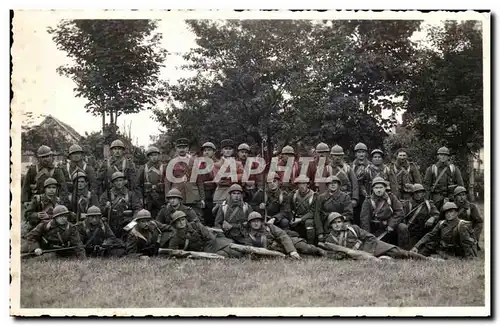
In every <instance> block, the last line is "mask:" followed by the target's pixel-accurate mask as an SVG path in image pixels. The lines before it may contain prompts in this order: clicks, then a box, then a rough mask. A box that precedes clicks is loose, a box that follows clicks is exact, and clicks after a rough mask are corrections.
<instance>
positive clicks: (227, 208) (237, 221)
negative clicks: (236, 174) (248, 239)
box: [214, 184, 252, 240]
mask: <svg viewBox="0 0 500 326" xmlns="http://www.w3.org/2000/svg"><path fill="white" fill-rule="evenodd" d="M228 193H229V197H228V199H227V201H224V202H222V203H221V204H220V205H217V206H216V207H214V210H215V214H216V217H215V227H216V228H218V229H222V230H223V231H224V235H225V236H226V237H228V238H231V239H233V240H236V239H238V237H239V236H240V232H239V231H240V230H239V228H240V225H241V224H242V223H244V222H245V221H246V220H247V217H248V214H250V213H251V212H252V207H251V206H250V205H248V204H247V203H245V202H244V201H243V189H242V188H241V186H240V185H238V184H233V185H232V186H231V187H229V189H228Z"/></svg>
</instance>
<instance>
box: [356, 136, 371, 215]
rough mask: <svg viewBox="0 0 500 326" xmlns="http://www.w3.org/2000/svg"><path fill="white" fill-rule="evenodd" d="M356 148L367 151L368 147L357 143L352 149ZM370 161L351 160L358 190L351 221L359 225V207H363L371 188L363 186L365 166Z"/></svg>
mask: <svg viewBox="0 0 500 326" xmlns="http://www.w3.org/2000/svg"><path fill="white" fill-rule="evenodd" d="M358 150H365V151H367V150H368V148H366V145H364V144H362V143H359V144H357V145H356V147H354V151H355V152H356V151H358ZM370 163H371V162H370V161H369V160H368V159H367V158H365V159H364V160H359V159H355V160H354V161H353V162H352V170H353V172H354V175H355V176H356V179H357V180H358V191H359V200H358V203H357V205H356V207H354V211H353V215H354V216H353V223H354V224H357V225H360V215H361V207H363V203H364V201H365V198H366V197H367V196H368V195H369V191H370V189H371V188H368V189H366V186H365V174H366V168H367V167H368V165H369V164H370Z"/></svg>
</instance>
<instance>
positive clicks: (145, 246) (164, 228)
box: [126, 209, 173, 259]
mask: <svg viewBox="0 0 500 326" xmlns="http://www.w3.org/2000/svg"><path fill="white" fill-rule="evenodd" d="M126 229H130V231H129V232H128V235H127V242H126V248H127V255H130V256H138V257H139V258H141V259H148V258H149V257H151V256H156V255H158V249H159V248H162V247H165V245H166V243H168V241H169V240H170V238H171V237H172V233H173V230H172V227H171V226H169V225H165V224H162V223H160V222H158V221H155V220H153V218H152V216H151V213H150V212H149V211H147V210H145V209H141V210H140V211H139V212H137V215H136V217H135V218H134V220H133V221H132V222H131V223H130V224H128V225H127V227H126Z"/></svg>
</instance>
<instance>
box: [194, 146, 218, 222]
mask: <svg viewBox="0 0 500 326" xmlns="http://www.w3.org/2000/svg"><path fill="white" fill-rule="evenodd" d="M205 148H211V149H213V150H214V151H215V150H216V147H215V145H214V144H213V143H211V142H206V143H204V144H203V145H202V149H205ZM206 168H207V163H206V162H201V163H200V170H203V169H206ZM198 178H199V182H201V183H203V189H204V190H205V207H204V208H203V220H204V224H205V225H207V226H210V227H211V226H213V225H214V221H215V216H214V215H213V214H212V209H213V208H214V193H215V187H216V184H215V183H214V181H213V180H214V178H215V174H214V167H212V169H211V170H210V171H209V172H208V173H205V174H201V175H199V176H198Z"/></svg>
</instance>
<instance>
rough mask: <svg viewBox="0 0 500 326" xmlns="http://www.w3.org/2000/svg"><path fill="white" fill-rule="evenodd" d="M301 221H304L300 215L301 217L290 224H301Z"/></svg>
mask: <svg viewBox="0 0 500 326" xmlns="http://www.w3.org/2000/svg"><path fill="white" fill-rule="evenodd" d="M300 222H302V219H301V218H300V217H299V218H296V219H295V220H294V221H293V222H292V223H291V224H290V225H291V226H295V225H297V224H299V223H300Z"/></svg>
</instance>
